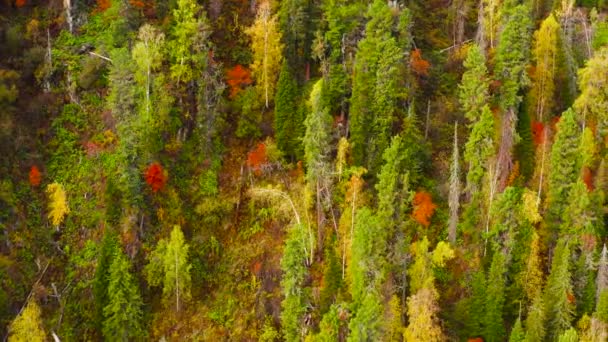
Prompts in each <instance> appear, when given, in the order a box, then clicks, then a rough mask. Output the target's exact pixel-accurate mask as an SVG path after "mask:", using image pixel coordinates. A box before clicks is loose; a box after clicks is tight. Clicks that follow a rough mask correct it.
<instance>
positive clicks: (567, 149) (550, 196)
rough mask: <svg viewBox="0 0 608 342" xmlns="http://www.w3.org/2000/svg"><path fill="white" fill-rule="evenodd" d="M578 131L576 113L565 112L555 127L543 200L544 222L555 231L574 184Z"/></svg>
mask: <svg viewBox="0 0 608 342" xmlns="http://www.w3.org/2000/svg"><path fill="white" fill-rule="evenodd" d="M580 136H581V131H580V129H579V127H578V124H577V123H576V119H575V113H574V111H573V110H572V109H568V110H567V111H565V112H564V114H563V115H562V117H561V119H560V121H559V123H558V124H557V134H556V135H555V142H554V143H553V146H552V147H551V160H550V166H549V169H550V172H549V176H548V189H547V200H546V203H545V205H546V212H547V214H546V223H547V224H548V225H549V227H551V228H552V229H554V230H555V229H557V228H558V227H559V225H560V223H561V217H562V214H563V213H564V211H565V210H566V207H567V206H568V202H569V199H568V194H569V192H570V189H571V188H572V186H573V185H574V183H575V182H576V180H577V178H578V176H579V172H580V167H579V160H578V159H579V154H580V153H579V148H578V147H579V142H580Z"/></svg>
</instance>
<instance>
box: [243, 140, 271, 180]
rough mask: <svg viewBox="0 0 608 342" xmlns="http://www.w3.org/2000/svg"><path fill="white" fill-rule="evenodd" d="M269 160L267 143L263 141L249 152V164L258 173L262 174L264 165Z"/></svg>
mask: <svg viewBox="0 0 608 342" xmlns="http://www.w3.org/2000/svg"><path fill="white" fill-rule="evenodd" d="M267 162H268V157H267V156H266V145H265V144H264V143H263V142H261V143H259V144H258V145H257V146H256V148H255V149H253V150H251V151H250V152H249V153H248V154H247V166H248V167H249V168H251V169H252V170H253V172H254V173H255V174H256V175H259V174H260V172H261V171H262V165H264V164H266V163H267Z"/></svg>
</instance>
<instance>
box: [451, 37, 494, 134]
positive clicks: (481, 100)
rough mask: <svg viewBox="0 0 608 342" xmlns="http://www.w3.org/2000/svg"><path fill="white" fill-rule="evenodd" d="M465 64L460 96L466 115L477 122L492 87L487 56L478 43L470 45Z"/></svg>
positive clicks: (473, 121) (472, 122)
mask: <svg viewBox="0 0 608 342" xmlns="http://www.w3.org/2000/svg"><path fill="white" fill-rule="evenodd" d="M463 65H464V67H465V72H464V73H463V74H462V80H461V81H460V85H459V86H458V90H459V92H458V98H459V99H460V105H461V106H462V111H463V112H464V115H465V117H466V118H467V119H468V120H469V122H470V123H471V124H475V123H476V122H477V121H479V120H480V119H481V115H482V110H483V107H484V106H485V105H486V104H488V100H489V87H490V80H489V77H488V68H487V67H486V58H485V56H484V54H483V51H481V49H480V48H479V46H478V45H477V44H473V45H471V46H470V47H469V51H468V53H467V58H466V59H465V60H464V63H463Z"/></svg>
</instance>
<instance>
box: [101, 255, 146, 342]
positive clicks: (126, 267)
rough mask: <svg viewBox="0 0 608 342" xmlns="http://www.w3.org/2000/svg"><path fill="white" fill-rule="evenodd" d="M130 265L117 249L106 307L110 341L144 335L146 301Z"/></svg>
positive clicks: (106, 334) (106, 330)
mask: <svg viewBox="0 0 608 342" xmlns="http://www.w3.org/2000/svg"><path fill="white" fill-rule="evenodd" d="M130 268H131V265H130V263H129V260H128V259H127V257H126V256H125V255H124V253H123V252H122V251H121V250H120V249H117V250H116V251H115V254H114V257H113V258H112V264H111V266H110V271H109V277H108V279H109V281H108V294H107V298H108V301H107V302H108V304H107V305H106V306H105V308H104V310H103V314H104V322H103V336H104V338H105V339H106V340H109V341H132V340H139V339H142V338H143V333H144V330H143V327H142V317H143V312H142V309H143V308H142V307H143V303H142V299H141V295H140V294H139V288H138V287H137V283H136V282H135V279H133V276H132V275H131V271H130Z"/></svg>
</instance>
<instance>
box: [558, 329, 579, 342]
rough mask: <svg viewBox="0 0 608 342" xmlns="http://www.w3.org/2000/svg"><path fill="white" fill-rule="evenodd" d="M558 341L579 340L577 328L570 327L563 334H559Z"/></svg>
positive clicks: (575, 341) (572, 341)
mask: <svg viewBox="0 0 608 342" xmlns="http://www.w3.org/2000/svg"><path fill="white" fill-rule="evenodd" d="M557 341H558V342H578V334H577V333H576V329H574V328H570V329H568V330H566V331H564V333H563V334H561V335H559V339H558V340H557Z"/></svg>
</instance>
